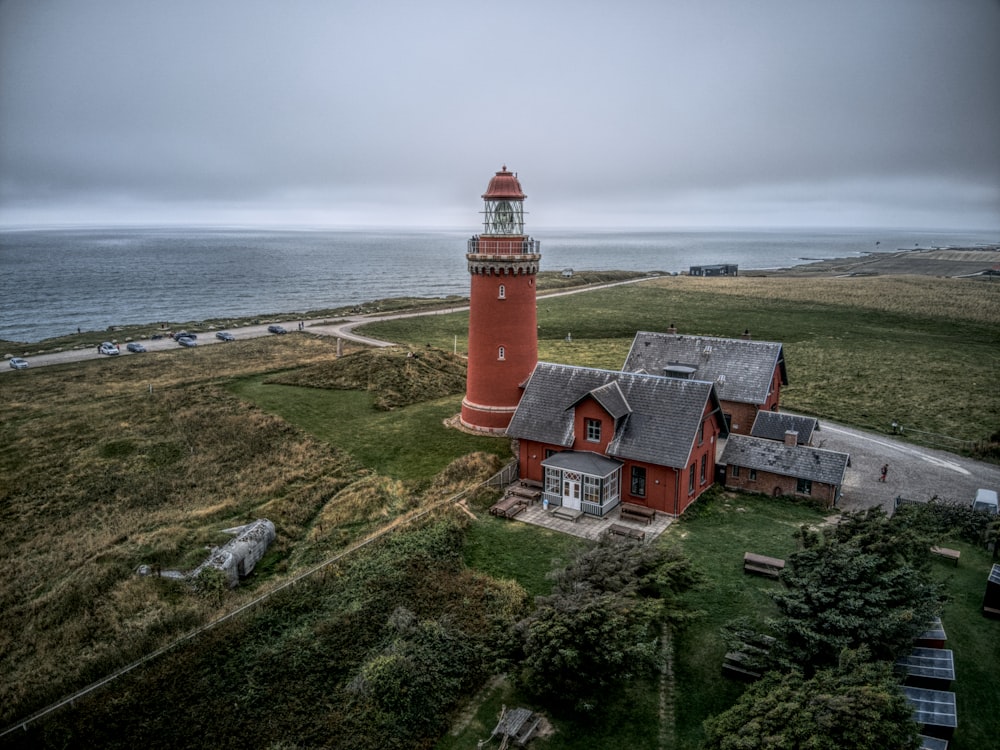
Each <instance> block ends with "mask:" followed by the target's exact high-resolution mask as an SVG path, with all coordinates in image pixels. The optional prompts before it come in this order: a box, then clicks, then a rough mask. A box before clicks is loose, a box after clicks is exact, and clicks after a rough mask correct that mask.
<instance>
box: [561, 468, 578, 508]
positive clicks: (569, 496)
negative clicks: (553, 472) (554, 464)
mask: <svg viewBox="0 0 1000 750" xmlns="http://www.w3.org/2000/svg"><path fill="white" fill-rule="evenodd" d="M562 504H563V507H566V508H572V509H573V510H580V475H579V474H578V473H576V472H575V471H567V472H566V473H564V474H563V492H562Z"/></svg>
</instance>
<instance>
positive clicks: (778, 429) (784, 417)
mask: <svg viewBox="0 0 1000 750" xmlns="http://www.w3.org/2000/svg"><path fill="white" fill-rule="evenodd" d="M818 430H819V422H818V421H817V420H816V418H815V417H801V416H799V415H797V414H783V413H781V412H777V411H759V412H757V416H756V418H755V419H754V421H753V427H751V428H750V436H751V437H759V438H765V439H767V440H780V441H781V442H785V441H786V440H788V439H789V437H790V436H792V435H793V434H794V437H795V443H796V445H812V442H813V433H814V432H817V431H818Z"/></svg>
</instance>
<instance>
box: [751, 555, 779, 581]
mask: <svg viewBox="0 0 1000 750" xmlns="http://www.w3.org/2000/svg"><path fill="white" fill-rule="evenodd" d="M784 567H785V561H784V560H781V559H779V558H777V557H767V556H766V555H758V554H755V553H753V552H745V553H743V572H744V573H756V574H757V575H762V576H767V577H768V578H777V577H778V574H779V573H781V571H782V570H783V569H784Z"/></svg>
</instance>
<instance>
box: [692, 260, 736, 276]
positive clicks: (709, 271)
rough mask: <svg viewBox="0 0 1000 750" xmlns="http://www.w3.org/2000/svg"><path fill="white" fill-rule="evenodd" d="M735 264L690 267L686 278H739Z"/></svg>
mask: <svg viewBox="0 0 1000 750" xmlns="http://www.w3.org/2000/svg"><path fill="white" fill-rule="evenodd" d="M739 275H740V274H739V265H737V264H736V263H717V264H716V265H714V266H691V270H689V271H688V276H739Z"/></svg>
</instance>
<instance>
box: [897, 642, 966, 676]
mask: <svg viewBox="0 0 1000 750" xmlns="http://www.w3.org/2000/svg"><path fill="white" fill-rule="evenodd" d="M896 667H897V669H898V670H899V671H902V672H905V673H906V675H907V676H908V677H924V678H927V679H934V680H948V681H951V680H954V679H955V655H954V653H953V652H952V650H951V649H949V648H915V649H913V651H911V652H910V653H909V654H908V655H906V656H904V657H903V658H902V659H900V660H899V661H897V662H896Z"/></svg>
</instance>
